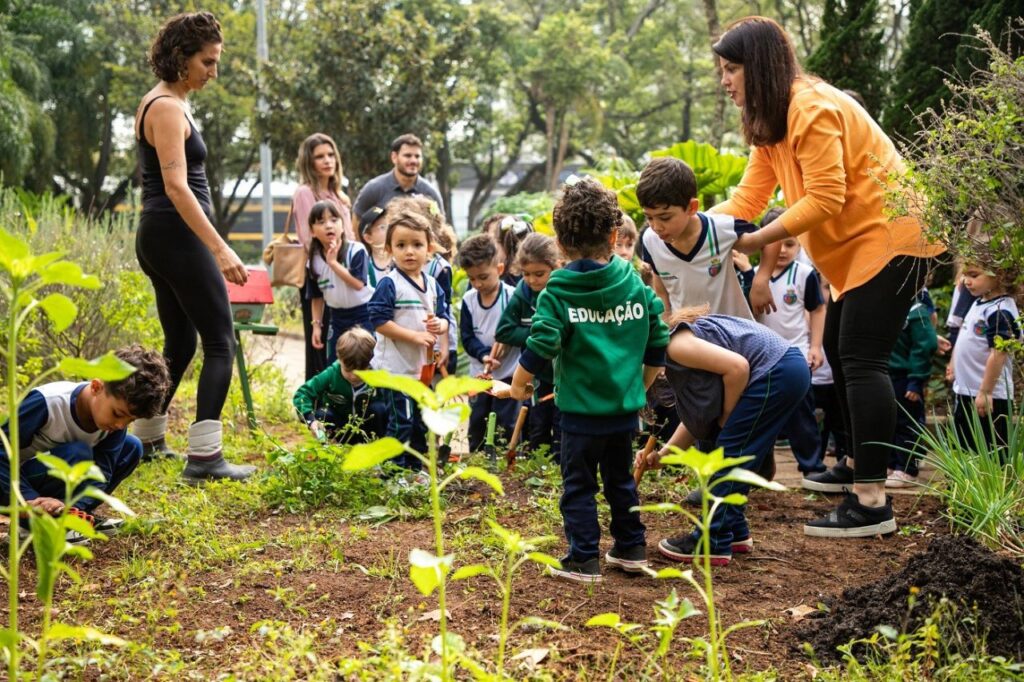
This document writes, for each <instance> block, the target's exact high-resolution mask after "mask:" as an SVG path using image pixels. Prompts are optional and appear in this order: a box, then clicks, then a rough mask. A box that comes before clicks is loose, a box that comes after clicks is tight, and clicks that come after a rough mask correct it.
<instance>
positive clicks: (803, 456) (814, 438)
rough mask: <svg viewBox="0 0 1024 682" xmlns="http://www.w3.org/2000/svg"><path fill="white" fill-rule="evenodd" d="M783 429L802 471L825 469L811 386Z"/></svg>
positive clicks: (809, 471) (798, 466)
mask: <svg viewBox="0 0 1024 682" xmlns="http://www.w3.org/2000/svg"><path fill="white" fill-rule="evenodd" d="M808 375H810V370H808ZM782 431H783V432H784V433H785V434H786V436H787V437H788V438H789V447H790V449H792V450H793V456H794V457H796V465H797V468H798V469H800V473H802V474H813V473H817V472H820V471H825V464H824V462H823V460H822V457H821V434H820V433H819V432H818V420H817V419H815V417H814V392H813V391H812V390H811V387H810V386H808V387H807V392H806V393H805V394H804V398H803V400H801V401H800V402H799V403H798V404H797V406H796V408H795V409H794V410H793V413H792V414H791V415H790V416H789V419H788V420H787V421H786V423H785V425H784V426H783V427H782Z"/></svg>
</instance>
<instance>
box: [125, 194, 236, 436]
mask: <svg viewBox="0 0 1024 682" xmlns="http://www.w3.org/2000/svg"><path fill="white" fill-rule="evenodd" d="M135 254H136V255H137V256H138V259H139V265H140V266H142V271H143V272H144V273H146V275H147V276H148V277H149V279H150V280H151V281H152V282H153V289H154V290H155V291H156V310H157V314H158V315H159V317H160V326H161V327H163V330H164V357H165V358H166V359H167V366H168V369H169V370H170V373H171V390H170V391H169V392H168V394H167V400H166V402H165V403H164V407H163V411H164V412H166V411H167V406H168V405H170V403H171V399H172V398H173V397H174V393H175V392H176V391H177V390H178V384H179V383H180V382H181V378H182V377H183V376H184V375H185V370H187V369H188V365H189V363H190V362H192V356H194V355H195V354H196V332H199V338H200V339H201V340H202V342H203V369H202V372H200V374H199V391H198V393H199V395H198V396H196V421H197V422H199V421H203V420H206V419H213V420H220V411H221V408H223V407H224V400H225V399H226V398H227V395H228V387H229V386H230V384H231V369H232V367H231V365H232V362H233V360H234V353H235V331H234V325H233V324H232V321H231V307H230V306H229V305H228V291H227V287H226V286H225V284H224V276H223V275H222V274H221V272H220V269H219V268H218V267H217V261H216V260H214V258H213V254H212V253H210V250H209V249H207V248H206V246H204V245H203V243H202V242H201V241H199V238H198V237H197V236H196V235H195V233H194V232H192V230H191V229H190V228H189V226H188V225H186V224H185V221H183V220H182V219H181V218H180V217H179V216H178V215H177V214H176V213H144V214H143V215H142V220H141V221H140V222H139V232H138V235H137V236H136V238H135Z"/></svg>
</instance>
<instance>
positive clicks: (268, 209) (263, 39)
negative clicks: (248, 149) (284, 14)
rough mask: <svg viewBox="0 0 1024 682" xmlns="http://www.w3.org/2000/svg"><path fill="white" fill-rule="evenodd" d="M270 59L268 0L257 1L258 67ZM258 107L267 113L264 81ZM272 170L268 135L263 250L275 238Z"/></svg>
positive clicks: (263, 153)
mask: <svg viewBox="0 0 1024 682" xmlns="http://www.w3.org/2000/svg"><path fill="white" fill-rule="evenodd" d="M268 58H269V51H268V50H267V8H266V0H256V59H257V62H258V65H259V66H260V67H262V66H263V65H264V64H265V62H266V61H267V59H268ZM256 106H257V109H258V111H259V112H260V114H261V115H265V114H266V113H267V99H266V97H265V95H264V93H263V83H262V79H261V80H260V93H259V99H258V101H257V105H256ZM271 170H272V169H271V158H270V134H269V133H267V134H266V135H265V136H264V137H263V140H262V141H261V142H260V184H261V185H262V186H263V219H262V224H263V248H267V244H269V243H270V241H271V240H272V239H273V238H274V196H273V192H272V191H271V188H270V186H271Z"/></svg>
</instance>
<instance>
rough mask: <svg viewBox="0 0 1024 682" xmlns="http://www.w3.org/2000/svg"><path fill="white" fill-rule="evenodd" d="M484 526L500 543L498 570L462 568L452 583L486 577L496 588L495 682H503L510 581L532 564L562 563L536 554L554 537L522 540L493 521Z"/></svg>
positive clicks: (454, 576)
mask: <svg viewBox="0 0 1024 682" xmlns="http://www.w3.org/2000/svg"><path fill="white" fill-rule="evenodd" d="M487 525H488V526H490V527H491V533H493V534H494V535H495V537H497V538H498V540H500V541H501V548H502V551H503V552H504V554H505V556H504V562H503V564H502V566H501V569H500V570H499V569H498V568H497V567H495V566H490V565H486V564H470V565H468V566H462V567H460V568H459V569H458V570H457V571H455V574H454V575H452V580H465V579H468V578H473V577H476V576H478V575H486V576H489V577H490V578H491V579H492V580H494V582H495V583H496V584H497V586H498V592H499V593H500V594H501V624H500V626H499V629H498V658H497V661H496V668H497V673H496V676H497V679H499V680H500V679H503V677H504V674H505V647H506V644H507V642H508V616H509V609H510V607H511V604H512V580H513V578H514V577H515V574H516V571H518V570H519V568H520V567H522V566H523V564H525V563H528V562H533V563H537V564H541V565H542V566H554V567H556V568H560V567H561V563H560V562H559V561H558V559H556V558H555V557H553V556H551V555H550V554H545V553H544V552H541V551H539V550H540V548H541V547H543V546H545V545H549V544H551V543H553V542H556V541H557V540H558V538H556V537H555V536H553V535H543V536H539V537H534V538H524V537H523V536H522V535H520V534H519V533H516V532H515V531H511V530H508V529H507V528H504V527H502V526H501V524H499V523H497V522H496V521H492V520H490V519H487Z"/></svg>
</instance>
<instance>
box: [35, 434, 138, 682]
mask: <svg viewBox="0 0 1024 682" xmlns="http://www.w3.org/2000/svg"><path fill="white" fill-rule="evenodd" d="M36 457H37V458H38V459H39V461H40V462H42V463H43V464H45V465H46V467H47V469H48V470H49V473H50V476H52V477H54V478H57V479H59V480H61V481H63V482H64V510H63V511H62V512H61V514H60V515H59V516H56V517H54V516H50V515H49V514H47V513H44V512H39V513H33V514H32V515H31V516H30V517H29V525H30V528H31V538H32V540H31V542H32V549H33V552H34V553H35V557H36V574H37V575H36V597H38V598H39V601H40V603H41V604H42V605H43V624H42V628H41V634H40V636H39V639H38V640H37V641H36V642H34V645H35V648H36V667H37V675H38V677H39V678H40V679H42V677H43V671H44V668H45V665H46V660H47V653H48V651H49V648H48V647H49V643H50V642H52V641H57V640H72V641H78V642H81V641H91V642H98V643H100V644H103V645H105V646H124V645H125V644H127V642H125V641H124V640H123V639H121V638H120V637H115V636H113V635H107V634H104V633H102V632H100V631H99V630H96V629H95V628H91V627H87V626H83V625H68V624H64V623H53V622H51V618H52V617H53V595H54V588H55V587H56V584H57V579H58V578H59V577H60V576H61V575H67V576H68V577H69V578H71V580H73V581H74V582H76V583H80V582H81V581H82V578H81V576H80V575H79V574H78V571H76V570H75V569H74V568H72V567H71V565H70V564H68V562H67V561H65V558H66V557H73V558H76V559H82V560H87V559H91V558H92V552H91V551H89V548H88V547H86V546H85V545H84V544H74V545H73V544H70V543H69V542H68V540H67V538H68V534H69V533H77V534H78V535H80V536H81V537H83V538H87V539H90V540H96V539H101V540H102V539H105V538H106V536H105V535H104V534H103V533H100V532H99V531H97V530H96V529H95V528H93V526H92V524H91V523H89V522H88V521H86V520H85V519H82V518H81V517H79V516H76V515H74V514H70V513H69V512H68V510H69V509H71V508H72V507H73V506H74V505H75V503H76V502H78V501H79V500H81V499H82V498H84V497H93V498H96V499H99V500H102V501H103V502H106V503H107V505H109V506H110V507H111V508H112V509H114V510H116V511H117V512H119V513H121V514H123V515H125V516H134V515H135V513H134V512H133V511H132V510H131V509H129V508H128V507H127V506H126V505H125V504H124V503H123V502H121V501H120V500H118V499H117V498H116V497H113V496H111V495H108V494H106V493H105V492H103V491H102V490H99V489H97V488H95V487H94V486H89V485H83V484H86V483H87V482H88V481H90V480H92V481H101V480H103V474H102V473H101V472H100V470H99V468H98V467H97V466H96V465H95V464H94V463H93V462H91V461H83V462H77V463H76V464H74V465H71V464H68V463H67V462H65V461H64V460H62V459H60V458H59V457H54V456H53V455H45V454H39V455H37V456H36Z"/></svg>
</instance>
